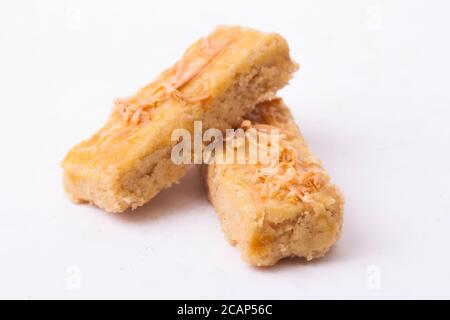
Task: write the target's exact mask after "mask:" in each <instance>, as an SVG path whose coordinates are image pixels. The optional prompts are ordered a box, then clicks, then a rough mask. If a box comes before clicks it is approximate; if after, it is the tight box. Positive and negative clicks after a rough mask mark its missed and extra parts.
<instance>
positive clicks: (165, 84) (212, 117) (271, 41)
mask: <svg viewBox="0 0 450 320" xmlns="http://www.w3.org/2000/svg"><path fill="white" fill-rule="evenodd" d="M297 69H298V66H297V64H296V63H295V62H293V61H292V60H291V58H290V55H289V48H288V45H287V43H286V41H285V40H284V39H283V38H282V37H280V36H279V35H277V34H266V33H261V32H258V31H255V30H251V29H245V28H240V27H219V28H217V29H216V30H215V31H214V32H213V33H212V34H210V35H209V36H208V37H206V38H203V39H201V40H199V41H197V42H196V43H194V44H193V45H192V46H191V47H190V48H189V49H188V50H187V51H186V52H185V54H184V55H183V57H182V58H181V60H180V61H178V62H177V63H176V64H175V65H174V66H173V67H171V68H169V69H167V70H166V71H164V72H163V73H162V74H161V75H160V76H159V77H158V78H157V79H156V80H155V81H154V82H152V83H150V84H149V85H147V86H145V87H143V88H142V89H140V90H139V91H138V92H137V93H136V94H135V95H133V96H130V97H128V98H126V99H118V100H116V102H115V106H114V109H113V111H112V114H111V116H110V117H109V119H108V121H107V122H106V124H105V126H104V127H103V128H101V129H100V130H99V131H98V132H97V133H96V134H95V135H94V136H92V137H91V138H90V139H89V140H86V141H84V142H81V143H80V144H79V145H77V146H75V147H74V148H73V149H72V150H70V151H69V153H68V155H67V156H66V158H65V159H64V161H63V163H62V167H63V169H64V188H65V190H66V191H67V193H68V195H69V196H70V198H71V199H72V200H73V201H74V202H88V203H91V204H93V205H96V206H98V207H100V208H103V209H105V210H106V211H109V212H123V211H126V210H127V209H129V208H131V209H135V208H137V207H139V206H142V205H144V204H145V203H147V202H148V201H150V200H151V199H152V198H153V197H154V196H155V195H156V194H157V193H158V192H159V191H161V190H162V189H164V188H167V187H169V186H170V185H172V184H173V183H175V182H178V181H179V180H180V179H181V178H182V177H183V176H184V175H185V174H186V171H187V168H188V166H189V164H188V163H180V162H179V161H174V159H173V148H174V146H176V145H177V144H178V143H179V141H176V140H174V139H173V132H174V131H176V130H180V129H183V130H185V131H187V132H190V133H194V122H195V121H201V123H202V127H203V130H207V129H217V130H220V131H221V132H224V131H225V130H226V129H232V128H241V129H242V131H243V132H244V135H243V139H244V142H245V141H247V140H248V139H249V137H250V135H246V133H247V132H250V131H251V130H252V129H254V130H266V131H267V130H273V131H274V132H276V138H277V139H276V141H277V153H276V156H275V159H274V158H272V159H271V161H269V163H262V162H258V161H256V162H250V161H243V162H242V161H234V162H233V161H232V162H231V163H230V162H229V161H228V162H226V163H225V162H221V161H209V162H208V163H209V164H203V166H204V167H205V170H204V171H205V175H206V179H205V180H206V183H207V186H208V190H209V197H210V200H211V202H212V204H213V205H214V207H215V209H216V211H217V213H218V215H219V217H220V219H221V223H222V228H223V231H224V233H225V235H226V237H227V239H228V240H229V241H230V243H232V244H233V245H237V247H238V248H239V249H240V250H241V252H242V256H243V259H244V260H246V261H247V262H249V263H250V264H252V265H255V266H270V265H273V264H275V263H276V262H277V261H279V260H280V259H282V258H284V257H293V256H300V257H305V258H306V259H308V260H311V259H313V258H316V257H320V256H323V255H324V254H325V253H326V252H327V251H328V249H329V248H330V247H331V246H332V245H333V244H334V243H335V241H336V240H337V238H338V236H339V234H340V230H341V225H342V214H343V198H342V195H341V193H340V192H339V190H338V189H337V188H336V187H335V186H334V185H332V184H330V182H329V177H328V174H327V173H326V171H325V170H324V169H323V168H322V166H321V164H320V162H319V161H318V160H317V159H316V158H315V157H314V156H313V155H312V153H311V152H310V150H309V148H308V147H307V145H306V143H305V141H304V139H303V137H302V135H301V133H300V131H299V129H298V128H297V126H296V124H295V123H294V120H293V118H292V115H291V113H290V111H289V110H288V108H287V107H286V106H285V105H284V103H283V102H282V100H281V99H279V98H277V97H276V92H277V91H278V90H279V89H281V88H282V87H284V86H285V85H286V84H287V83H288V81H289V80H290V78H291V76H292V74H293V72H295V71H296V70H297ZM252 132H253V131H252ZM222 142H223V143H225V142H224V141H221V142H220V143H222ZM257 146H258V147H257V148H259V146H260V144H257ZM237 149H238V148H234V147H233V148H225V153H231V155H232V158H233V159H235V157H234V156H235V154H234V153H237V152H238V150H237ZM257 151H258V150H257ZM243 154H244V160H245V158H246V157H247V158H248V157H249V156H250V155H249V153H248V152H244V153H243Z"/></svg>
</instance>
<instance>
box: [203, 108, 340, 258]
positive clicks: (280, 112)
mask: <svg viewBox="0 0 450 320" xmlns="http://www.w3.org/2000/svg"><path fill="white" fill-rule="evenodd" d="M246 118H247V119H248V120H250V123H251V126H252V127H254V128H258V127H271V128H272V127H273V128H279V129H281V133H282V134H283V135H284V136H283V137H284V138H283V137H282V140H281V141H282V144H281V143H280V144H281V146H282V148H280V159H279V160H280V162H279V163H278V164H277V165H276V166H275V169H276V170H275V171H270V172H271V173H270V174H269V175H267V174H264V172H265V171H264V168H265V166H263V165H261V164H211V165H208V166H206V165H205V169H206V178H207V179H206V180H207V186H208V190H209V197H210V200H211V202H212V204H213V205H214V207H215V209H216V211H217V213H218V215H219V217H220V221H221V225H222V229H223V231H224V233H225V236H226V238H227V239H228V241H229V242H230V243H231V244H232V245H236V246H237V247H238V248H239V249H240V251H241V252H242V258H243V259H244V260H245V261H246V262H248V263H249V264H251V265H254V266H272V265H274V264H275V263H277V262H278V261H279V260H280V259H282V258H285V257H304V258H306V259H307V260H311V259H313V258H318V257H321V256H323V255H324V254H325V253H326V252H327V251H328V250H329V249H330V247H331V246H332V245H333V244H334V243H335V242H336V240H337V239H338V237H339V234H340V231H341V226H342V218H343V205H344V200H343V196H342V194H341V192H340V191H339V190H338V188H337V187H336V186H334V185H333V184H331V183H330V182H329V180H330V178H329V176H328V174H327V172H326V171H325V170H324V169H323V167H322V166H321V163H320V162H319V160H318V159H316V158H315V157H314V155H313V154H312V153H311V151H310V149H309V148H308V146H307V145H306V143H305V140H304V139H303V136H302V135H301V133H300V131H299V129H298V127H297V126H296V124H295V123H294V120H293V118H292V116H291V113H290V111H289V110H288V108H287V107H286V106H285V105H284V103H283V102H282V101H281V100H274V101H272V102H265V103H262V104H260V105H258V106H257V107H256V108H255V109H254V110H253V111H252V112H251V113H250V114H249V115H248V116H247V117H246ZM250 123H249V122H248V121H246V122H245V126H247V127H248V126H249V125H250ZM229 152H235V151H229ZM271 169H273V168H271Z"/></svg>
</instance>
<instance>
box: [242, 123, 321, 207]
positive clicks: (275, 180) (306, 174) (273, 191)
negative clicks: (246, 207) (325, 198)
mask: <svg viewBox="0 0 450 320" xmlns="http://www.w3.org/2000/svg"><path fill="white" fill-rule="evenodd" d="M241 128H242V129H244V130H245V132H246V135H245V139H247V141H248V142H250V143H256V144H257V148H258V149H261V148H262V149H263V150H267V145H264V144H261V143H259V141H255V139H254V138H251V136H250V135H247V132H248V130H249V129H251V128H254V129H257V130H261V129H264V130H265V131H264V134H268V135H270V134H274V133H273V129H277V131H276V132H278V143H279V152H278V154H276V155H274V156H273V157H277V158H272V159H270V162H269V164H268V165H267V164H262V163H260V162H258V163H256V164H251V165H249V166H252V170H251V172H252V177H251V179H250V180H251V183H252V187H249V186H248V188H250V189H253V190H254V191H253V192H252V193H251V194H252V196H253V197H254V198H255V201H261V200H264V199H270V198H275V199H279V200H284V199H287V200H288V201H290V202H291V203H294V204H295V203H298V202H302V201H303V200H304V199H306V198H307V197H308V195H309V194H311V193H313V192H314V191H316V190H318V189H320V188H321V187H322V186H323V185H324V184H325V183H326V178H325V177H324V175H323V173H322V172H321V171H320V170H319V169H309V170H308V169H306V168H305V165H304V164H303V163H302V160H301V158H300V155H299V151H298V149H297V148H296V147H295V146H294V145H293V143H292V142H291V141H290V139H289V138H288V136H287V134H286V133H283V132H282V130H281V129H279V128H276V127H273V126H271V125H266V124H254V125H252V123H251V121H249V120H244V121H243V122H242V124H241ZM280 132H281V133H280ZM258 134H259V135H260V134H261V131H258ZM275 134H276V133H275ZM266 141H267V140H266ZM255 192H256V194H255Z"/></svg>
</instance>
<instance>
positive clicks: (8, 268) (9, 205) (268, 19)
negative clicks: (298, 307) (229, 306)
mask: <svg viewBox="0 0 450 320" xmlns="http://www.w3.org/2000/svg"><path fill="white" fill-rule="evenodd" d="M256 3H258V4H257V5H256ZM449 10H450V5H449V2H448V1H375V0H374V1H356V0H355V1H293V0H292V1H281V0H278V1H261V0H260V1H258V2H256V1H242V0H240V1H231V0H227V1H220V2H219V1H192V0H191V1H75V0H73V1H37V0H36V1H7V2H6V1H3V2H1V4H0V88H1V90H0V98H1V127H0V139H1V146H2V152H1V158H0V168H1V172H2V174H1V180H0V192H1V197H2V206H1V209H0V210H1V213H0V298H255V299H256V298H432V297H434V298H450V257H449V249H448V245H449V242H450V230H449V229H450V215H449V213H450V188H449V180H450V179H449V178H450V170H449V163H450V152H449V145H450V126H449V124H448V122H449V119H450V111H449V110H450V93H449V89H450V81H449V74H450V67H449V57H450V47H449V41H448V31H449V30H450V22H449V20H448V12H449ZM217 24H241V25H246V26H252V27H254V28H258V29H262V30H266V31H277V32H279V33H281V34H282V35H283V36H285V37H286V38H287V40H288V41H289V43H290V46H291V49H292V56H293V57H294V58H295V59H296V60H297V61H299V62H300V63H301V64H302V69H301V70H300V72H299V73H297V75H296V77H295V79H294V80H293V81H292V83H291V85H290V86H289V87H288V88H286V89H284V90H283V92H282V93H281V94H282V96H283V97H285V99H286V101H287V102H288V105H289V106H291V107H292V109H293V112H294V114H295V116H296V119H297V120H298V121H299V124H300V125H301V129H302V130H303V133H304V135H305V136H306V138H307V140H308V141H309V144H310V145H311V147H312V148H313V150H314V151H315V152H316V154H317V155H318V156H319V157H320V158H321V159H322V160H323V162H324V164H325V166H326V168H327V169H328V170H329V171H330V174H331V175H332V177H333V179H334V182H335V183H336V184H338V185H339V186H340V187H341V188H342V190H343V192H344V193H345V196H346V200H347V203H346V210H345V226H344V233H343V236H342V238H341V240H340V241H339V243H338V245H337V246H336V247H335V248H334V250H333V251H332V252H331V253H330V254H329V255H328V256H327V257H326V258H324V259H322V260H319V261H316V262H313V263H309V264H306V263H303V262H301V261H298V260H293V261H287V262H283V263H280V264H279V265H278V266H276V267H275V268H272V269H266V270H258V269H253V268H250V267H248V266H247V265H246V264H244V263H243V262H241V260H240V259H239V253H238V251H237V250H236V249H235V248H232V247H230V246H229V245H228V244H227V243H226V241H225V239H224V237H223V235H222V234H221V231H220V227H219V223H218V219H217V217H216V216H215V213H214V211H213V209H212V208H211V206H210V205H209V203H208V202H207V200H206V197H205V193H204V190H203V189H202V184H201V181H200V178H199V176H198V173H197V172H196V171H194V172H192V173H191V174H190V175H189V176H188V177H187V178H185V179H184V180H183V181H182V183H181V184H180V185H178V186H176V187H174V188H172V189H169V190H167V191H164V192H162V193H161V194H160V195H159V196H158V197H157V198H156V199H154V201H152V202H151V203H150V204H149V205H147V206H145V207H143V208H142V209H140V210H138V211H137V212H135V213H134V214H132V215H114V214H107V213H105V212H103V211H101V210H98V209H96V208H92V207H89V206H77V205H73V204H71V203H70V202H69V201H68V200H67V198H66V197H65V195H64V193H63V191H62V188H61V184H60V180H61V170H60V168H59V166H58V164H59V162H60V160H62V158H63V157H64V155H65V153H66V151H67V150H68V149H69V148H70V147H72V146H73V145H74V144H75V143H77V142H79V141H80V140H82V139H85V138H88V137H89V135H91V134H92V133H93V132H94V131H95V130H96V129H97V128H99V127H100V126H101V125H102V123H103V122H104V120H105V119H106V117H107V115H108V114H109V111H110V109H111V103H112V100H113V98H114V97H117V96H127V95H128V94H131V93H133V92H134V91H135V90H136V89H138V88H139V87H141V86H142V85H144V84H146V83H147V82H149V81H150V80H152V79H153V78H154V77H155V76H156V75H157V73H158V72H159V71H161V70H162V69H163V68H165V67H167V66H169V65H171V64H172V63H173V62H174V61H175V59H177V58H178V57H179V56H180V55H181V53H182V52H183V50H184V49H185V48H186V46H187V45H188V44H189V43H191V42H192V41H193V40H194V39H196V38H198V37H200V36H203V35H206V34H207V33H208V32H209V31H210V30H212V29H213V28H214V26H215V25H217ZM378 273H379V274H378ZM378 275H379V277H378ZM377 279H378V280H379V282H377ZM377 284H379V285H377Z"/></svg>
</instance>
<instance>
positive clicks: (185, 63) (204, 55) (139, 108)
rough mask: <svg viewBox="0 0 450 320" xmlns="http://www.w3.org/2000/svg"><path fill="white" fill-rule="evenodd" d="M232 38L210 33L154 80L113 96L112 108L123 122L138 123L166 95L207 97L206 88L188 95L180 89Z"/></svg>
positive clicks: (182, 98)
mask: <svg viewBox="0 0 450 320" xmlns="http://www.w3.org/2000/svg"><path fill="white" fill-rule="evenodd" d="M233 41H234V39H232V38H231V37H229V36H228V37H226V36H221V35H220V34H219V35H211V36H209V37H207V38H204V39H202V40H200V41H199V42H197V43H196V44H195V45H194V46H192V47H191V48H190V49H189V50H188V51H187V52H186V53H185V54H184V56H183V58H182V59H181V60H180V61H178V62H177V63H176V64H175V65H174V66H173V67H172V68H169V69H168V70H166V71H165V72H163V73H162V74H161V75H160V76H159V77H158V78H157V79H156V80H155V81H154V82H152V83H150V84H149V85H147V86H146V87H144V88H143V89H142V90H140V92H139V93H138V94H136V95H134V96H132V97H129V98H126V99H116V100H115V109H116V110H117V111H118V112H119V113H120V114H121V115H122V117H123V119H124V122H125V124H133V125H138V124H139V123H141V122H142V121H144V120H145V119H148V118H149V114H148V113H149V111H150V110H151V109H152V108H153V107H155V106H156V105H157V104H158V103H159V102H161V101H164V100H166V99H168V98H170V97H172V98H175V99H178V100H180V101H183V102H189V103H192V102H196V101H202V100H205V99H207V98H208V97H209V96H210V93H209V89H208V88H204V89H203V92H200V93H198V94H196V95H195V96H192V97H188V96H186V95H184V94H183V93H182V92H181V91H180V89H181V87H182V86H183V85H185V84H187V83H188V82H189V81H191V80H192V79H194V78H195V77H197V76H198V75H200V74H201V73H202V72H203V71H204V70H205V69H206V68H207V67H208V66H209V65H210V64H211V63H213V62H214V60H215V59H216V58H217V57H218V56H219V55H220V54H221V53H222V52H223V51H224V50H225V49H226V48H227V47H228V46H229V45H230V44H231V43H232V42H233Z"/></svg>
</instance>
